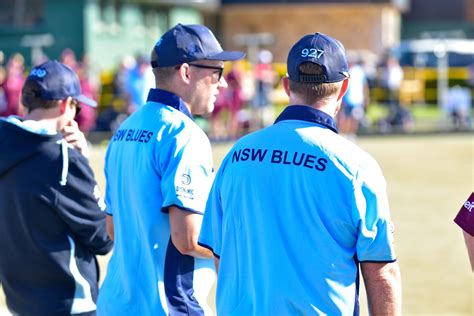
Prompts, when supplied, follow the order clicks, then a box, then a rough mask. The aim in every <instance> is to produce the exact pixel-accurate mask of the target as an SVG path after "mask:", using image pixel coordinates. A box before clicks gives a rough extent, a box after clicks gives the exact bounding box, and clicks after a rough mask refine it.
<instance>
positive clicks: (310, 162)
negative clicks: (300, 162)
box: [304, 155, 316, 169]
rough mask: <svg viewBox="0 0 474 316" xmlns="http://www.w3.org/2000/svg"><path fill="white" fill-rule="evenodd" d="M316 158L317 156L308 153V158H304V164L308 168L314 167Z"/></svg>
mask: <svg viewBox="0 0 474 316" xmlns="http://www.w3.org/2000/svg"><path fill="white" fill-rule="evenodd" d="M315 159H316V156H313V155H307V156H306V159H305V160H304V166H305V167H306V168H310V169H312V168H313V166H314V162H315Z"/></svg>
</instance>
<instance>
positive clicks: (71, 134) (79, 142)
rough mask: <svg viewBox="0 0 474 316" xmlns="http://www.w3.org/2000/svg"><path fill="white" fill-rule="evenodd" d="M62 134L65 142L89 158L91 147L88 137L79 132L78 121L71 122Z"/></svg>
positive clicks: (63, 129)
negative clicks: (88, 143)
mask: <svg viewBox="0 0 474 316" xmlns="http://www.w3.org/2000/svg"><path fill="white" fill-rule="evenodd" d="M61 133H62V134H63V138H64V140H65V141H66V142H68V143H69V144H71V145H72V146H74V147H75V148H76V149H77V150H79V152H80V153H81V154H82V155H83V156H85V157H88V156H89V147H88V145H87V140H86V137H85V136H84V133H82V132H81V131H80V130H79V126H78V125H77V122H76V121H74V120H71V121H69V123H68V124H66V125H65V126H64V127H63V128H62V130H61Z"/></svg>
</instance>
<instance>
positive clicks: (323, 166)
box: [314, 158, 328, 171]
mask: <svg viewBox="0 0 474 316" xmlns="http://www.w3.org/2000/svg"><path fill="white" fill-rule="evenodd" d="M327 163H328V161H327V159H326V158H319V159H318V164H317V165H316V166H314V167H315V168H316V169H317V170H319V171H324V170H326V164H327Z"/></svg>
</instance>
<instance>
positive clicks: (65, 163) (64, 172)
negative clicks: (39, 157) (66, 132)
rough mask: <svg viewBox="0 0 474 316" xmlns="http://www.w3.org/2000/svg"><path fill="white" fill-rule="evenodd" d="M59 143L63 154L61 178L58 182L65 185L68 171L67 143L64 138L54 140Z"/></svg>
mask: <svg viewBox="0 0 474 316" xmlns="http://www.w3.org/2000/svg"><path fill="white" fill-rule="evenodd" d="M56 143H57V144H60V145H61V153H62V156H63V170H62V172H61V180H60V181H59V184H60V185H62V186H65V185H66V184H67V173H68V171H69V156H68V152H67V147H68V143H67V142H66V141H65V140H64V139H60V140H58V141H57V142H56Z"/></svg>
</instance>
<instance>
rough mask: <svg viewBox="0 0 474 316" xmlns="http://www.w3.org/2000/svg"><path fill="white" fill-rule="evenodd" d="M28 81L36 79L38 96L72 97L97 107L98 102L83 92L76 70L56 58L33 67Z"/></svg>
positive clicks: (47, 97) (44, 98)
mask: <svg viewBox="0 0 474 316" xmlns="http://www.w3.org/2000/svg"><path fill="white" fill-rule="evenodd" d="M26 81H34V82H35V83H36V84H37V86H38V90H37V91H35V97H37V98H40V99H43V100H63V99H66V98H67V97H71V98H73V99H75V100H77V101H79V102H81V103H84V104H85V105H88V106H91V107H94V108H95V107H97V102H95V101H94V100H92V99H90V98H88V97H86V96H85V95H83V94H81V85H80V83H79V78H78V77H77V75H76V73H75V72H74V70H72V69H71V68H69V67H68V66H66V65H64V64H62V63H60V62H58V61H56V60H48V61H47V62H45V63H43V64H41V65H38V66H35V67H33V69H31V71H30V74H29V75H28V77H27V78H26Z"/></svg>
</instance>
